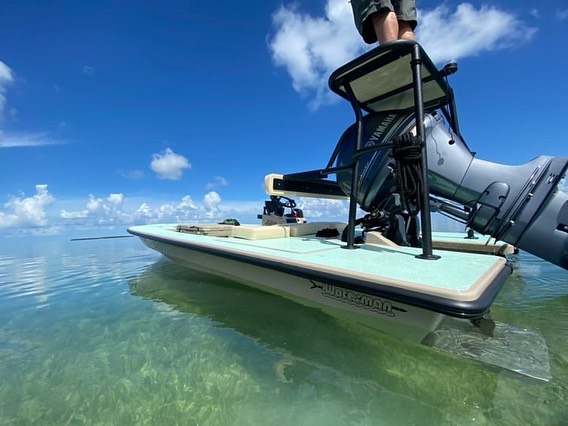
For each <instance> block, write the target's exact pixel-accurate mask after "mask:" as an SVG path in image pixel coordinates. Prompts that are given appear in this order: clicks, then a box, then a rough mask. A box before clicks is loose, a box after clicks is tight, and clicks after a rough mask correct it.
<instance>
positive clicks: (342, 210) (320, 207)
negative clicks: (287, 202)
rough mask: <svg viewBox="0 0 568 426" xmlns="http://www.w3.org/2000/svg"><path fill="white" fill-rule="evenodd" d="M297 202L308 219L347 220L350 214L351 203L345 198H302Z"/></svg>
mask: <svg viewBox="0 0 568 426" xmlns="http://www.w3.org/2000/svg"><path fill="white" fill-rule="evenodd" d="M297 204H298V208H300V209H302V211H303V212H304V217H305V218H307V219H308V221H311V220H314V219H317V220H334V221H335V220H339V221H347V218H348V215H349V203H348V202H347V201H343V200H327V199H321V198H300V199H299V201H298V203H297ZM360 213H361V212H360ZM361 214H362V213H361Z"/></svg>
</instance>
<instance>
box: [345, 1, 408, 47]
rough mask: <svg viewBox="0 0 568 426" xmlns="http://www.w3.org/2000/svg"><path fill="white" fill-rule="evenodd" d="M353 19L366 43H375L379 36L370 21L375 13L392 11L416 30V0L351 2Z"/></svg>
mask: <svg viewBox="0 0 568 426" xmlns="http://www.w3.org/2000/svg"><path fill="white" fill-rule="evenodd" d="M351 7H352V8H353V18H354V19H355V25H356V26H357V30H358V31H359V34H361V36H362V37H363V40H365V43H369V44H372V43H375V42H376V41H377V36H376V34H375V29H374V28H373V23H372V22H371V20H370V19H368V18H369V17H370V16H371V15H372V14H373V13H377V12H382V11H386V10H390V11H392V12H394V13H396V17H397V18H398V20H399V21H407V22H408V23H409V24H410V27H411V28H412V29H414V28H416V25H417V23H418V21H417V20H416V0H351Z"/></svg>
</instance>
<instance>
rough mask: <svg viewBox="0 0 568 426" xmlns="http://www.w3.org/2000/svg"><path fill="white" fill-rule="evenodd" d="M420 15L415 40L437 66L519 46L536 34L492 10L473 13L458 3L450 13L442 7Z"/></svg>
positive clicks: (503, 13) (473, 10) (481, 9)
mask: <svg viewBox="0 0 568 426" xmlns="http://www.w3.org/2000/svg"><path fill="white" fill-rule="evenodd" d="M421 12H422V13H421V14H420V23H419V26H418V28H417V33H416V37H417V39H418V41H419V42H420V44H422V46H423V47H424V50H425V51H426V52H427V53H428V55H429V56H430V57H431V58H432V60H433V61H434V62H437V63H440V62H442V61H447V60H450V59H459V58H464V57H468V56H476V55H478V54H480V53H482V52H486V51H495V50H502V49H507V48H510V47H515V46H519V45H520V44H522V43H526V42H527V41H529V40H530V39H532V37H533V36H534V35H535V33H536V29H535V28H531V27H528V26H527V25H526V24H524V23H523V22H521V21H520V20H518V19H517V18H516V17H515V16H514V15H512V14H510V13H508V12H504V11H501V10H499V9H497V8H496V7H494V6H481V7H480V8H479V9H476V8H475V7H473V6H472V5H471V4H469V3H462V4H460V5H458V7H457V8H456V9H455V11H453V10H450V8H449V7H448V6H447V5H445V4H443V5H441V6H438V7H436V8H435V9H433V10H424V11H421ZM480 22H482V23H483V25H480Z"/></svg>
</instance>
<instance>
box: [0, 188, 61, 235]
mask: <svg viewBox="0 0 568 426" xmlns="http://www.w3.org/2000/svg"><path fill="white" fill-rule="evenodd" d="M35 189H36V194H35V195H34V196H32V197H25V196H24V195H23V194H22V196H20V197H12V198H11V199H10V201H8V202H7V203H5V204H4V208H5V209H7V212H2V211H0V228H19V227H27V226H32V227H39V226H45V225H47V222H48V219H47V213H46V212H45V207H47V206H48V205H50V204H51V203H53V201H54V200H55V198H54V197H53V196H52V195H51V194H50V193H49V191H48V189H47V185H44V184H40V185H36V187H35Z"/></svg>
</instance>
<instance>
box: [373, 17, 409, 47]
mask: <svg viewBox="0 0 568 426" xmlns="http://www.w3.org/2000/svg"><path fill="white" fill-rule="evenodd" d="M371 18H372V19H373V27H374V28H375V34H377V39H378V40H379V43H380V44H383V43H388V42H389V41H394V40H396V39H398V34H399V28H398V20H397V18H396V14H395V13H394V12H391V11H387V12H378V13H375V14H373V15H372V17H371ZM407 25H408V24H407ZM409 28H410V26H409Z"/></svg>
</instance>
